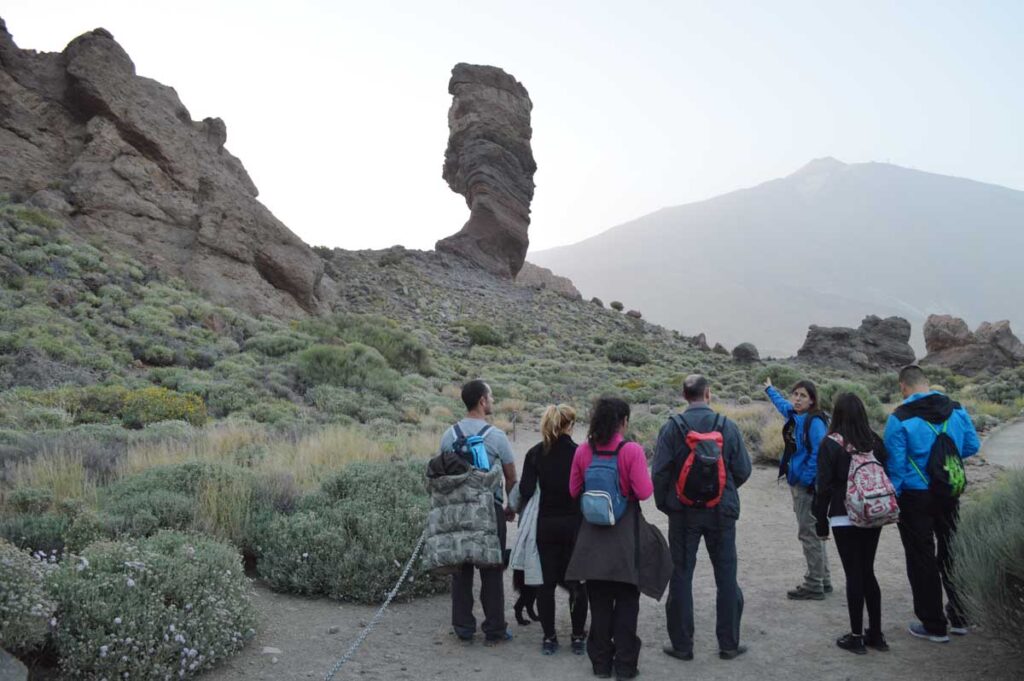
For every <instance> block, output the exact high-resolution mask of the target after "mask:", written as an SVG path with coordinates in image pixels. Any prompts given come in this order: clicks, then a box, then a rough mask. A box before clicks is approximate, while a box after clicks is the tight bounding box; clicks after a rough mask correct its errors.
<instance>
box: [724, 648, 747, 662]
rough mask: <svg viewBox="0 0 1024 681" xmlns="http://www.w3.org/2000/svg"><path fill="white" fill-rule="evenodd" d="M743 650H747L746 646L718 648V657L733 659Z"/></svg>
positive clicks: (743, 651)
mask: <svg viewBox="0 0 1024 681" xmlns="http://www.w3.org/2000/svg"><path fill="white" fill-rule="evenodd" d="M745 652H747V647H746V646H736V650H719V651H718V657H720V658H721V659H723V660H735V659H736V658H737V657H739V656H740V655H742V654H743V653H745Z"/></svg>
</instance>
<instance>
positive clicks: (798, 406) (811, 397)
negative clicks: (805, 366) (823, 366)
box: [790, 379, 818, 414]
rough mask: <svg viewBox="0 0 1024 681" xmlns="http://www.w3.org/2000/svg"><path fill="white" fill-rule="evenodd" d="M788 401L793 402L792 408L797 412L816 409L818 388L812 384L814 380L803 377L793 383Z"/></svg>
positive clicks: (802, 412)
mask: <svg viewBox="0 0 1024 681" xmlns="http://www.w3.org/2000/svg"><path fill="white" fill-rule="evenodd" d="M790 401H791V402H792V403H793V410H794V411H795V412H796V413H798V414H804V413H807V412H812V411H817V409H818V388H817V386H815V385H814V381H808V380H806V379H805V380H802V381H797V382H796V383H794V384H793V390H792V391H791V393H790Z"/></svg>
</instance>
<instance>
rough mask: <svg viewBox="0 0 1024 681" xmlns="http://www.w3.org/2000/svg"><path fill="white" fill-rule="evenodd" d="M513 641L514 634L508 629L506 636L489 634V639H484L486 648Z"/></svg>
mask: <svg viewBox="0 0 1024 681" xmlns="http://www.w3.org/2000/svg"><path fill="white" fill-rule="evenodd" d="M511 640H512V632H511V631H509V630H508V629H506V630H505V633H504V634H497V635H495V636H491V635H490V634H488V635H487V637H486V638H485V639H484V645H485V646H496V645H498V644H499V643H506V642H508V641H511Z"/></svg>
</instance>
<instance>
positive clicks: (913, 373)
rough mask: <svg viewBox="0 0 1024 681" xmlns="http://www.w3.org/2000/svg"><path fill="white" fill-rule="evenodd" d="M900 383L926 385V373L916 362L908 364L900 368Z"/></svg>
mask: <svg viewBox="0 0 1024 681" xmlns="http://www.w3.org/2000/svg"><path fill="white" fill-rule="evenodd" d="M900 383H902V384H903V385H906V386H912V385H928V375H927V374H925V373H924V369H922V368H921V367H919V366H917V365H916V364H908V365H907V366H905V367H903V368H902V369H900Z"/></svg>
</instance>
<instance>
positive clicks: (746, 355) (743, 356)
mask: <svg viewBox="0 0 1024 681" xmlns="http://www.w3.org/2000/svg"><path fill="white" fill-rule="evenodd" d="M732 358H733V359H734V360H736V361H737V362H758V361H760V360H761V355H760V353H758V351H757V346H755V345H754V344H753V343H740V344H739V345H737V346H736V347H734V348H733V349H732Z"/></svg>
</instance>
